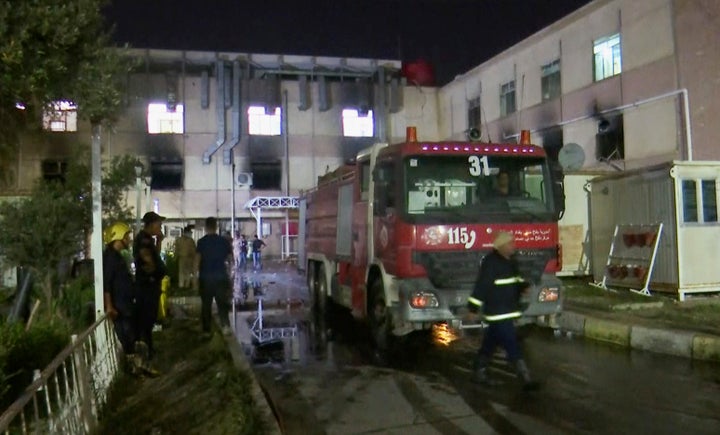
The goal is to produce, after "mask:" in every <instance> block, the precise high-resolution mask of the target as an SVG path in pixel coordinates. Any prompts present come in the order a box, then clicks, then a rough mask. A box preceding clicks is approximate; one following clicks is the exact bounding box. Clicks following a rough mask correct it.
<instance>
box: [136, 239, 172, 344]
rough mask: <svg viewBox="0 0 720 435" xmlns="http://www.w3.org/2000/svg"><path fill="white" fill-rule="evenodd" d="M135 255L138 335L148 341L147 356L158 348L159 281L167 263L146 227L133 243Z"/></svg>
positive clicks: (160, 281) (142, 339)
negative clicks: (155, 334) (154, 339)
mask: <svg viewBox="0 0 720 435" xmlns="http://www.w3.org/2000/svg"><path fill="white" fill-rule="evenodd" d="M133 255H134V257H135V285H136V289H137V293H136V298H137V309H138V316H137V325H138V327H137V328H138V339H139V340H141V341H143V342H144V343H145V344H147V347H148V356H149V357H152V355H153V354H154V352H155V349H154V347H153V343H152V330H153V327H154V326H155V322H156V321H157V315H158V307H159V305H160V290H161V289H160V285H161V283H162V279H163V277H165V275H166V269H165V263H163V261H162V259H161V258H160V251H159V249H157V248H156V247H155V240H154V239H153V237H152V236H151V235H150V234H149V233H147V232H146V231H145V230H140V232H138V234H137V236H136V237H135V241H134V244H133Z"/></svg>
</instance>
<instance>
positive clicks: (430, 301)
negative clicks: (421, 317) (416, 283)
mask: <svg viewBox="0 0 720 435" xmlns="http://www.w3.org/2000/svg"><path fill="white" fill-rule="evenodd" d="M410 306H411V307H413V308H437V307H439V306H440V301H438V298H437V296H435V293H431V292H414V293H410Z"/></svg>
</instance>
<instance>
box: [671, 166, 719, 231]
mask: <svg viewBox="0 0 720 435" xmlns="http://www.w3.org/2000/svg"><path fill="white" fill-rule="evenodd" d="M679 182H680V218H681V219H680V223H681V224H682V225H691V226H711V225H720V219H719V218H720V213H719V212H718V204H719V203H720V200H719V198H718V193H719V192H720V189H718V183H719V180H718V179H717V178H708V177H699V178H681V179H679ZM688 183H692V186H693V187H692V191H690V189H688V188H687V187H686V186H689V184H688ZM704 186H712V187H713V189H711V192H712V194H713V195H712V199H711V201H712V202H714V206H715V207H714V210H709V209H708V207H706V205H705V203H706V202H710V201H707V200H708V199H710V198H708V197H707V196H706V195H707V194H708V193H709V192H706V190H705V189H704ZM708 190H709V191H710V189H708ZM709 211H712V212H714V214H708V213H709ZM708 216H713V217H712V218H708Z"/></svg>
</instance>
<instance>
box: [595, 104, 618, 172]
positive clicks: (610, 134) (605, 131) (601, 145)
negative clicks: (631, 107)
mask: <svg viewBox="0 0 720 435" xmlns="http://www.w3.org/2000/svg"><path fill="white" fill-rule="evenodd" d="M624 136H625V135H624V133H623V116H622V114H620V115H615V116H607V117H605V118H602V119H600V120H599V121H598V133H597V135H596V136H595V140H596V148H595V155H596V158H597V160H598V161H601V162H603V161H608V160H622V159H624V158H625V137H624Z"/></svg>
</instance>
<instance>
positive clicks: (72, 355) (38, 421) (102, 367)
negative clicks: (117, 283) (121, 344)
mask: <svg viewBox="0 0 720 435" xmlns="http://www.w3.org/2000/svg"><path fill="white" fill-rule="evenodd" d="M71 338H72V342H71V343H70V344H69V345H68V346H67V347H66V348H65V349H63V351H62V352H60V354H59V355H58V356H56V357H55V359H54V360H53V361H52V362H51V363H50V364H49V365H48V366H47V367H46V368H45V369H44V370H43V371H42V372H37V371H36V375H35V380H34V381H33V383H32V384H31V385H30V386H29V387H28V388H26V389H25V391H24V392H23V394H22V395H21V396H20V397H19V398H18V399H17V400H16V401H15V402H14V403H13V404H12V405H10V407H9V408H8V409H6V410H5V412H3V413H2V415H0V434H6V435H9V434H58V433H62V434H87V433H91V432H92V431H93V430H94V429H95V428H96V427H97V423H98V420H99V418H100V414H101V412H102V409H103V406H104V405H105V403H106V401H107V397H108V390H109V388H110V385H111V383H112V381H113V380H114V379H115V375H116V373H117V371H118V352H117V348H118V346H117V341H116V338H115V334H114V331H113V326H112V322H110V321H108V320H107V318H106V317H105V316H103V317H101V318H100V319H99V320H98V321H96V322H95V323H94V324H93V325H92V326H91V327H90V328H88V329H87V330H85V331H84V332H83V333H82V334H80V335H73V336H72V337H71Z"/></svg>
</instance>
